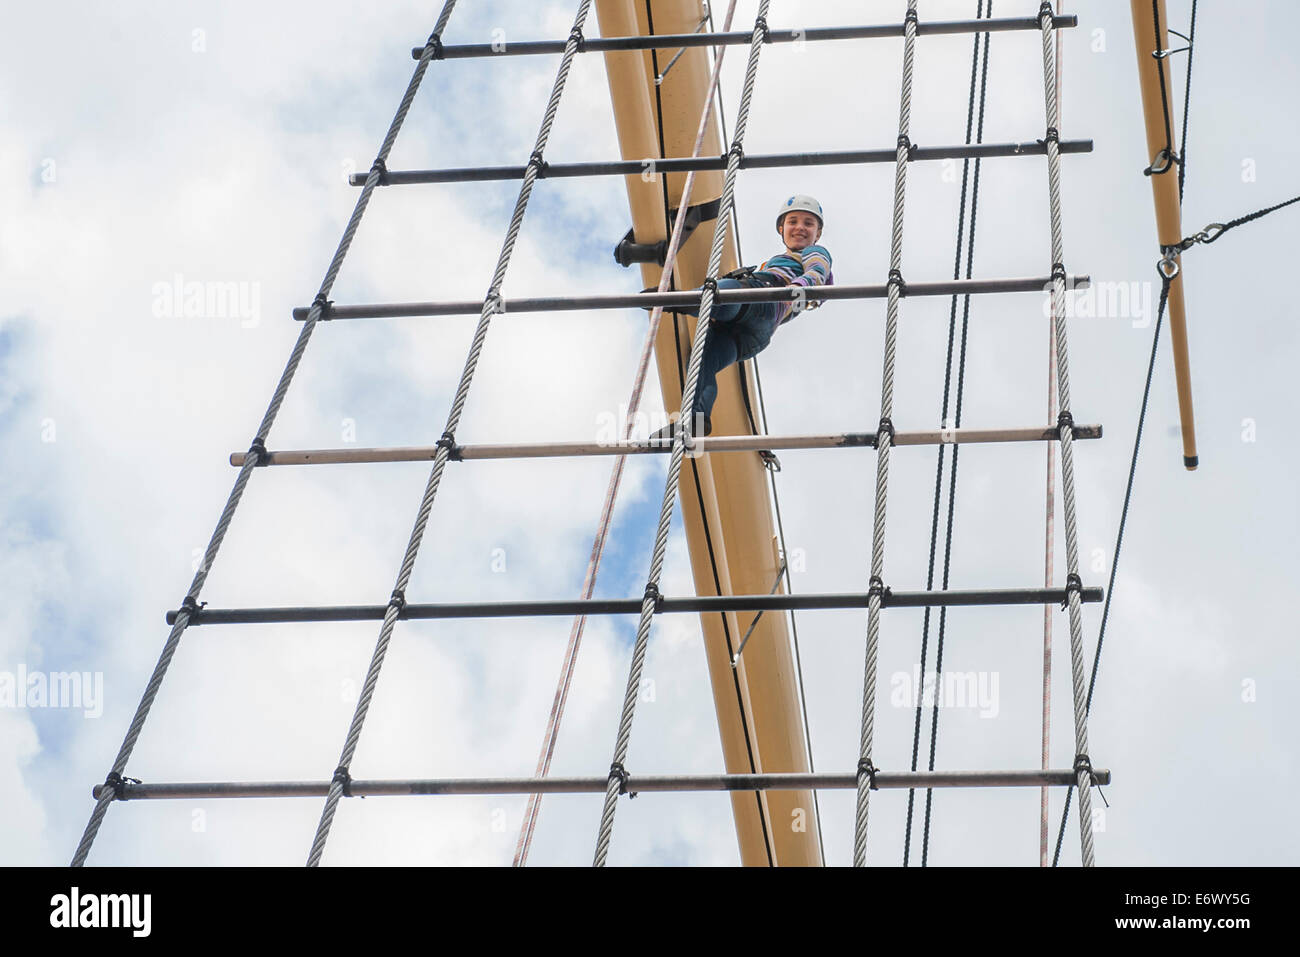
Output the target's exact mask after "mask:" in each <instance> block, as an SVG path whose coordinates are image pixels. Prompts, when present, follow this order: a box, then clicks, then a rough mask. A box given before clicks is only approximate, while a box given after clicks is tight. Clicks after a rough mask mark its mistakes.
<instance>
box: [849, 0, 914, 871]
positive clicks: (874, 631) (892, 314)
mask: <svg viewBox="0 0 1300 957" xmlns="http://www.w3.org/2000/svg"><path fill="white" fill-rule="evenodd" d="M916 25H917V16H916V0H908V3H907V16H906V18H905V20H904V27H903V83H902V91H901V96H900V99H899V108H898V152H897V156H896V158H895V161H894V220H893V227H892V230H891V235H890V246H889V283H888V303H887V307H886V313H885V360H884V376H883V379H884V384H883V386H882V388H881V394H880V427H879V429H878V431H877V434H876V450H877V453H878V454H877V457H876V510H875V524H874V528H873V530H872V537H871V580H870V587H869V589H868V596H869V597H868V603H867V657H866V668H865V675H864V677H863V689H862V737H861V742H860V746H859V749H858V769H857V770H858V797H857V814H856V819H855V826H854V832H853V864H854V866H856V867H864V866H866V863H867V815H868V811H869V800H870V794H871V789H872V788H873V787H875V772H876V768H875V765H874V764H873V763H872V760H871V748H872V744H873V739H874V736H875V728H876V670H877V658H878V655H879V646H880V603H881V599H882V597H883V595H884V582H883V580H882V578H881V575H882V573H883V571H884V560H885V501H886V495H887V494H888V491H889V450H890V447H891V446H892V445H893V439H894V424H893V421H892V419H891V416H892V415H893V411H894V356H895V352H896V351H897V347H898V300H899V297H900V295H901V294H902V293H903V292H904V282H903V273H902V263H903V201H904V197H905V195H906V189H907V162H908V158H909V155H908V154H909V152H910V150H911V145H912V143H911V140H910V138H909V136H908V131H909V129H910V126H911V118H912V65H913V60H914V57H915V52H916Z"/></svg>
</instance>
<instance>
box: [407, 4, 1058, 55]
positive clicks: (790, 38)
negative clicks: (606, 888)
mask: <svg viewBox="0 0 1300 957" xmlns="http://www.w3.org/2000/svg"><path fill="white" fill-rule="evenodd" d="M1078 25H1079V18H1078V17H1077V16H1075V15H1074V14H1065V15H1064V16H1053V17H1052V26H1053V27H1054V28H1057V29H1059V28H1061V27H1075V26H1078ZM903 29H904V25H903V24H901V23H889V24H880V25H873V26H846V27H810V28H807V29H803V30H771V29H769V30H768V31H767V40H768V42H769V43H795V42H807V41H819V40H872V39H881V38H886V37H901V36H903ZM1039 29H1041V27H1040V25H1039V23H1038V19H1037V18H1036V17H999V18H997V19H988V20H936V21H933V22H919V23H917V25H916V35H917V36H935V35H941V34H950V33H1004V32H1006V31H1009V30H1039ZM752 39H753V34H752V33H751V32H745V31H742V30H732V31H729V32H727V33H663V34H660V35H658V36H636V37H591V38H583V40H582V41H581V42H580V43H579V45H578V50H579V52H582V53H606V52H609V51H612V50H649V49H656V50H667V49H675V48H677V47H705V46H740V45H745V44H748V43H750V42H751V41H752ZM567 43H568V40H567V39H566V40H516V41H512V42H507V41H504V40H502V41H499V42H496V43H459V44H455V45H452V46H443V47H442V48H441V49H440V50H438V51H437V52H436V53H435V54H434V59H437V60H465V59H471V58H475V57H499V56H530V55H537V54H544V53H563V52H564V47H565V45H566V44H567ZM423 55H424V47H414V48H412V50H411V59H413V60H418V59H420V57H422V56H423Z"/></svg>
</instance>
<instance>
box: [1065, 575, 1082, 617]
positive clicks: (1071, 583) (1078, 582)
mask: <svg viewBox="0 0 1300 957" xmlns="http://www.w3.org/2000/svg"><path fill="white" fill-rule="evenodd" d="M1070 592H1077V593H1078V595H1079V599H1080V601H1082V600H1083V579H1082V578H1080V577H1079V574H1078V572H1070V574H1068V575H1066V576H1065V601H1063V602H1061V607H1062V608H1068V607H1069V606H1070Z"/></svg>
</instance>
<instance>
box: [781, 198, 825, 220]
mask: <svg viewBox="0 0 1300 957" xmlns="http://www.w3.org/2000/svg"><path fill="white" fill-rule="evenodd" d="M796 209H801V210H803V211H804V212H808V213H812V214H813V215H814V216H816V217H817V222H818V223H819V224H820V225H821V227H822V228H823V229H824V228H825V227H826V217H825V216H824V215H823V214H822V204H821V203H819V202H817V200H815V199H813V198H812V197H811V196H806V195H804V194H803V193H795V194H794V195H793V196H791V197H790V198H789V199H787V200H786V201H785V202H784V203H782V204H781V208H780V209H779V210H777V213H776V228H777V229H780V228H781V220H782V219H784V218H785V214H786V213H789V212H792V211H794V210H796Z"/></svg>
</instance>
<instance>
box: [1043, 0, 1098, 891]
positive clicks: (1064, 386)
mask: <svg viewBox="0 0 1300 957" xmlns="http://www.w3.org/2000/svg"><path fill="white" fill-rule="evenodd" d="M1038 20H1039V25H1040V27H1041V31H1042V39H1043V100H1044V105H1045V113H1046V118H1047V134H1046V137H1045V141H1046V147H1047V180H1048V200H1049V210H1050V214H1051V223H1052V310H1053V312H1054V313H1055V315H1056V381H1057V395H1058V397H1059V400H1060V404H1061V405H1060V407H1061V411H1060V413H1059V416H1058V419H1057V422H1058V431H1059V437H1060V443H1061V486H1062V491H1063V493H1064V494H1063V499H1064V501H1063V506H1064V513H1065V563H1066V570H1067V575H1066V604H1067V605H1068V607H1069V615H1070V665H1071V676H1072V681H1073V688H1074V740H1075V760H1074V770H1075V776H1076V780H1077V786H1078V788H1079V830H1080V839H1081V842H1082V845H1083V864H1084V866H1085V867H1092V866H1093V864H1094V863H1095V862H1094V851H1093V837H1092V800H1091V793H1090V790H1089V788H1090V787H1091V785H1092V767H1091V763H1090V759H1089V756H1088V724H1087V711H1086V707H1085V704H1084V674H1083V605H1082V600H1081V592H1082V591H1083V583H1082V579H1081V578H1080V577H1079V530H1078V525H1077V522H1076V516H1075V495H1074V420H1073V418H1072V417H1071V414H1070V366H1069V355H1068V349H1067V338H1066V328H1065V277H1066V272H1065V265H1064V261H1065V246H1064V241H1063V238H1062V227H1061V153H1060V143H1059V134H1058V132H1057V123H1058V119H1057V97H1056V82H1055V80H1056V77H1055V48H1054V45H1053V43H1052V5H1051V3H1049V2H1048V0H1043V3H1042V5H1041V6H1040V7H1039V11H1038Z"/></svg>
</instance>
